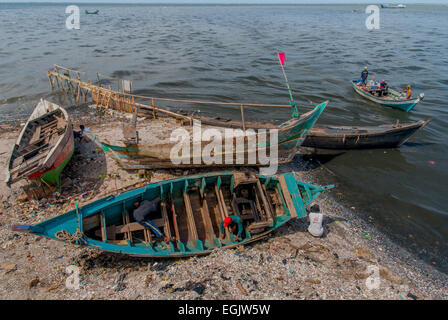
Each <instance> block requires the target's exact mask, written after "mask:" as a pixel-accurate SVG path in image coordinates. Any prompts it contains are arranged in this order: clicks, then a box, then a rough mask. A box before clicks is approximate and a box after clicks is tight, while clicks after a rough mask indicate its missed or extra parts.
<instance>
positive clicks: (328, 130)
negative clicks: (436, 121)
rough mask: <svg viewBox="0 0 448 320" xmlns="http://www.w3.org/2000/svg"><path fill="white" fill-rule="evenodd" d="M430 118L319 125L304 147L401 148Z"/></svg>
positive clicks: (304, 143) (306, 139) (313, 129)
mask: <svg viewBox="0 0 448 320" xmlns="http://www.w3.org/2000/svg"><path fill="white" fill-rule="evenodd" d="M430 121H431V119H429V120H420V121H417V122H413V123H398V122H397V123H395V124H383V125H380V126H356V127H350V126H332V125H316V126H315V127H314V128H312V129H311V130H310V132H309V133H308V135H307V136H306V138H305V141H304V142H303V143H302V146H303V147H310V148H319V149H369V148H397V147H399V146H401V145H402V144H403V143H405V142H406V141H408V140H409V138H410V137H411V136H412V135H414V134H415V133H416V132H417V131H418V130H420V129H421V128H423V127H424V126H426V125H427V124H428V123H429V122H430Z"/></svg>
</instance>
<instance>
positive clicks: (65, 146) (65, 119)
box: [6, 99, 74, 187]
mask: <svg viewBox="0 0 448 320" xmlns="http://www.w3.org/2000/svg"><path fill="white" fill-rule="evenodd" d="M73 151H74V138H73V127H72V123H71V120H70V118H69V116H68V113H67V111H65V110H64V109H63V108H61V107H60V106H58V105H57V104H54V103H51V102H49V101H46V100H43V99H41V100H40V102H39V103H38V104H37V106H36V108H35V109H34V111H33V113H32V114H31V116H30V117H29V119H28V121H27V122H26V124H25V126H24V127H23V129H22V131H21V132H20V135H19V137H18V138H17V141H16V143H15V144H14V146H13V148H12V151H11V156H10V158H9V164H8V172H7V178H6V183H7V184H8V185H10V184H11V183H14V182H17V181H19V180H21V179H26V178H28V179H30V180H40V181H42V182H44V183H46V184H52V185H57V186H58V187H59V186H60V175H61V172H62V170H63V169H64V167H65V166H66V165H67V163H68V162H69V161H70V159H71V157H72V155H73Z"/></svg>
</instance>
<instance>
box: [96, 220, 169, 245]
mask: <svg viewBox="0 0 448 320" xmlns="http://www.w3.org/2000/svg"><path fill="white" fill-rule="evenodd" d="M151 222H152V223H154V224H155V225H156V226H157V227H159V228H161V227H163V226H164V224H165V221H164V219H163V218H162V219H154V220H151ZM145 229H146V230H147V229H148V228H146V227H144V226H142V225H141V224H140V223H138V222H130V223H127V224H123V225H119V226H108V227H107V228H106V234H107V236H108V240H109V239H110V240H115V239H116V235H117V234H121V233H126V234H129V233H130V232H133V231H141V230H143V231H144V230H145ZM148 231H149V230H148ZM95 235H96V236H98V237H101V230H97V231H96V232H95ZM129 240H130V239H129Z"/></svg>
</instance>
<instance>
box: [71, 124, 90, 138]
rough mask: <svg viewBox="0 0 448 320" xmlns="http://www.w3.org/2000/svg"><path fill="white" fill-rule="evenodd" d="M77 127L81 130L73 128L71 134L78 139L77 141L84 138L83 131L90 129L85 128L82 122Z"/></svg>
mask: <svg viewBox="0 0 448 320" xmlns="http://www.w3.org/2000/svg"><path fill="white" fill-rule="evenodd" d="M79 129H81V130H79V131H76V130H73V136H74V138H75V139H78V141H81V140H82V138H84V132H90V131H89V129H86V127H85V126H84V125H83V124H81V125H80V126H79Z"/></svg>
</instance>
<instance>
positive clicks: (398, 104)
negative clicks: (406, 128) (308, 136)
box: [352, 81, 422, 111]
mask: <svg viewBox="0 0 448 320" xmlns="http://www.w3.org/2000/svg"><path fill="white" fill-rule="evenodd" d="M352 87H353V89H354V90H355V92H356V93H358V94H359V95H360V96H362V97H363V98H366V99H368V100H370V101H373V102H375V103H377V104H379V105H381V106H383V107H390V108H395V109H400V110H403V111H411V110H412V108H414V107H415V105H417V103H419V102H420V101H421V100H422V99H421V98H416V99H409V100H404V99H400V100H392V99H385V98H381V97H376V96H374V95H372V94H370V93H368V92H366V91H364V90H362V89H361V88H359V87H358V86H357V85H356V83H355V81H352ZM391 91H393V90H391Z"/></svg>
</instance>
